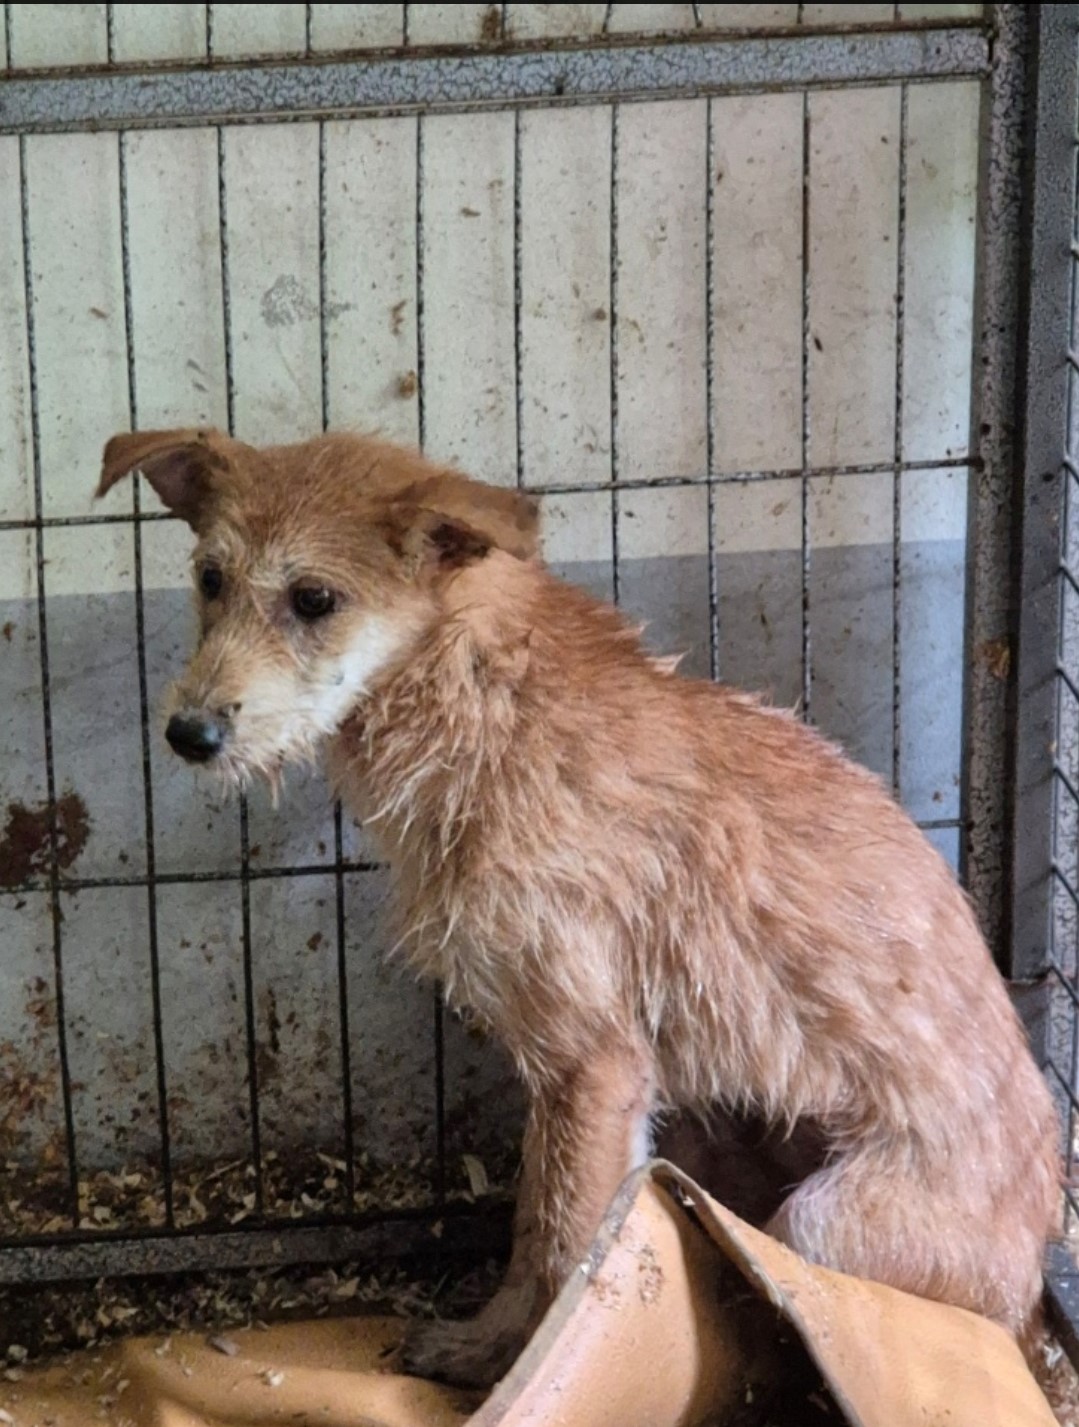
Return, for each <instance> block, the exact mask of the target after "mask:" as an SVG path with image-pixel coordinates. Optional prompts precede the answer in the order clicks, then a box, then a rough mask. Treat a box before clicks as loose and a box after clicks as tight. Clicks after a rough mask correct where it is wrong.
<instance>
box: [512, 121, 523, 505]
mask: <svg viewBox="0 0 1079 1427" xmlns="http://www.w3.org/2000/svg"><path fill="white" fill-rule="evenodd" d="M521 293H522V276H521V111H520V109H515V110H514V111H513V385H514V410H515V412H516V420H517V484H518V486H523V485H524V483H525V456H524V449H525V448H524V386H523V384H522V361H521V358H522V351H521Z"/></svg>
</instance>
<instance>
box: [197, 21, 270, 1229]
mask: <svg viewBox="0 0 1079 1427" xmlns="http://www.w3.org/2000/svg"><path fill="white" fill-rule="evenodd" d="M207 13H209V7H207ZM217 204H218V215H217V216H218V233H219V242H220V248H221V311H222V317H223V321H224V327H225V332H224V337H225V409H226V413H227V421H228V429H229V434H230V435H232V434H233V433H234V431H235V429H236V388H235V382H234V376H233V360H232V291H231V286H230V274H229V227H228V170H227V164H226V158H225V131H224V129H223V128H222V127H221V126H220V125H218V126H217ZM240 926H241V934H242V940H243V979H244V1028H245V1038H246V1043H247V1085H248V1103H249V1113H250V1116H251V1160H252V1165H253V1168H254V1172H255V1214H256V1216H257V1217H261V1216H262V1214H263V1212H264V1207H265V1192H264V1187H263V1183H262V1131H261V1126H260V1124H259V1084H258V1034H257V1029H256V1025H255V976H254V961H253V953H252V947H251V839H250V831H249V820H248V807H247V795H246V794H245V793H241V794H240Z"/></svg>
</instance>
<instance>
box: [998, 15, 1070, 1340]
mask: <svg viewBox="0 0 1079 1427" xmlns="http://www.w3.org/2000/svg"><path fill="white" fill-rule="evenodd" d="M1033 8H1034V9H1035V10H1036V12H1037V13H1036V14H1035V15H1034V16H1033V22H1032V30H1031V49H1030V72H1031V77H1032V83H1031V89H1030V108H1029V113H1028V119H1027V141H1026V146H1025V154H1026V162H1027V164H1028V190H1027V194H1026V199H1025V209H1024V216H1023V229H1022V231H1023V244H1024V253H1023V279H1022V282H1021V285H1020V291H1021V293H1022V294H1023V299H1024V310H1023V312H1022V314H1021V319H1020V330H1021V343H1020V355H1019V372H1018V378H1019V405H1018V415H1019V428H1018V429H1019V448H1018V457H1019V459H1018V462H1017V472H1018V476H1019V483H1018V484H1019V490H1018V492H1017V541H1016V550H1017V560H1016V568H1015V571H1014V584H1013V587H1012V593H1013V608H1014V619H1015V649H1016V655H1017V668H1016V677H1015V680H1014V684H1013V688H1012V698H1013V701H1014V702H1013V706H1012V719H1013V720H1014V746H1013V768H1014V782H1013V785H1012V790H1011V792H1012V797H1013V804H1012V822H1011V848H1010V857H1011V865H1010V879H1009V894H1010V955H1009V960H1008V964H1007V970H1008V972H1009V974H1010V975H1011V976H1012V978H1013V979H1014V980H1015V981H1016V982H1017V983H1019V984H1021V985H1024V986H1026V987H1027V988H1029V991H1028V996H1029V1003H1030V1005H1031V1006H1032V1010H1033V1014H1032V1015H1031V1016H1029V1017H1028V1021H1029V1023H1030V1024H1031V1027H1032V1030H1033V1033H1034V1039H1035V1043H1036V1045H1037V1046H1038V1048H1039V1049H1040V1051H1041V1054H1042V1057H1043V1059H1044V1063H1045V1066H1046V1071H1047V1074H1048V1075H1049V1079H1050V1084H1051V1086H1052V1088H1053V1089H1054V1091H1055V1092H1056V1094H1057V1098H1058V1101H1059V1103H1060V1104H1061V1107H1062V1110H1063V1112H1064V1118H1065V1122H1066V1140H1065V1158H1066V1182H1065V1201H1066V1210H1065V1220H1066V1224H1065V1227H1066V1229H1067V1230H1068V1231H1069V1238H1072V1237H1074V1233H1075V1228H1076V1225H1077V1223H1079V1197H1077V1189H1079V1185H1077V1183H1076V1168H1077V1154H1079V1144H1077V1140H1076V1135H1077V1132H1079V1095H1077V1087H1079V962H1077V958H1076V949H1077V942H1076V934H1077V931H1079V921H1077V916H1076V913H1077V910H1079V880H1077V865H1076V848H1077V846H1079V841H1077V826H1079V824H1077V814H1079V783H1077V779H1076V772H1077V770H1076V756H1077V752H1079V745H1077V742H1076V738H1077V734H1079V657H1077V656H1079V648H1077V645H1076V634H1077V632H1079V623H1077V616H1079V604H1077V603H1076V597H1077V595H1079V576H1077V573H1076V571H1077V559H1076V557H1077V553H1079V548H1077V540H1079V401H1077V397H1079V351H1077V347H1079V327H1077V316H1079V306H1077V302H1079V281H1077V279H1079V187H1077V182H1076V179H1077V161H1079V6H1076V5H1039V6H1036V7H1033ZM1050 1285H1051V1292H1052V1296H1053V1300H1054V1303H1055V1305H1056V1307H1057V1310H1058V1315H1059V1317H1060V1319H1061V1321H1062V1323H1063V1324H1064V1325H1065V1327H1066V1329H1067V1335H1068V1346H1069V1350H1070V1352H1071V1353H1072V1356H1073V1357H1074V1356H1075V1354H1076V1349H1077V1348H1079V1272H1077V1269H1076V1263H1075V1257H1074V1251H1073V1249H1072V1247H1071V1246H1070V1245H1069V1244H1067V1243H1065V1244H1061V1245H1059V1246H1056V1247H1055V1248H1054V1249H1053V1250H1052V1254H1051V1273H1050Z"/></svg>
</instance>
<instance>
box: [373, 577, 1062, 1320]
mask: <svg viewBox="0 0 1079 1427" xmlns="http://www.w3.org/2000/svg"><path fill="white" fill-rule="evenodd" d="M406 709H407V713H404V712H403V711H404V710H406ZM364 728H365V733H364V739H365V747H364V752H363V756H362V758H361V759H360V760H359V766H360V767H362V768H363V769H364V777H363V781H364V783H365V784H366V786H367V788H368V790H370V789H372V788H374V789H378V788H384V787H385V788H388V787H394V788H400V787H401V786H403V785H404V783H405V782H406V781H407V783H408V786H409V788H410V794H409V797H408V798H407V799H405V800H403V801H399V802H398V803H397V804H396V805H395V807H394V809H393V812H392V814H391V815H390V816H388V817H387V818H386V826H385V829H384V831H385V833H386V834H387V835H388V838H389V841H390V843H391V844H392V845H393V850H394V851H395V852H396V853H397V854H400V853H401V852H402V851H404V852H405V853H406V856H405V857H404V859H403V862H402V867H403V869H404V870H403V873H402V875H403V878H404V887H403V897H402V900H403V904H404V909H405V914H406V917H407V918H409V919H410V920H411V923H412V926H413V927H414V928H415V930H416V936H415V938H414V941H413V943H412V944H413V945H414V948H415V953H416V955H417V956H418V958H419V960H420V962H421V964H422V965H423V966H424V967H425V969H427V970H429V971H432V972H437V973H438V974H440V975H441V976H443V977H444V978H446V980H447V982H448V983H449V984H450V985H451V986H452V987H453V988H454V992H455V994H456V995H457V996H458V997H459V998H460V999H461V1000H463V1001H465V1002H468V1003H470V1004H471V1005H473V1006H474V1007H476V1008H477V1009H478V1010H479V1011H480V1012H481V1013H482V1014H483V1015H484V1016H485V1017H486V1019H487V1020H488V1021H489V1022H490V1024H491V1025H492V1026H493V1027H494V1028H495V1029H496V1031H497V1033H498V1034H499V1035H500V1037H501V1038H502V1039H503V1040H504V1041H505V1042H506V1044H507V1045H508V1046H509V1047H510V1049H511V1051H512V1052H513V1053H514V1054H515V1056H516V1057H517V1060H518V1063H519V1065H520V1066H521V1068H522V1070H523V1072H524V1073H525V1074H526V1076H528V1077H530V1078H532V1079H534V1080H535V1079H542V1077H543V1076H545V1075H546V1074H548V1073H549V1072H550V1070H551V1068H552V1067H553V1066H556V1065H557V1064H559V1063H560V1062H562V1061H566V1062H571V1061H572V1060H573V1059H574V1057H575V1055H576V1054H579V1049H580V1046H581V1045H582V1043H584V1044H586V1043H587V1041H588V1039H589V1037H593V1036H595V1035H596V1033H597V1027H601V1026H604V1025H612V1026H615V1027H617V1028H619V1030H620V1031H621V1032H624V1033H625V1034H626V1035H630V1034H632V1033H633V1028H634V1027H635V1026H643V1027H644V1029H645V1033H646V1035H647V1037H648V1040H649V1043H650V1045H651V1047H652V1049H653V1052H654V1056H655V1075H656V1081H657V1092H658V1097H659V1100H660V1101H661V1102H662V1103H664V1104H667V1105H671V1106H678V1107H695V1108H698V1109H701V1110H704V1109H707V1108H708V1107H709V1106H711V1105H713V1104H716V1103H726V1104H730V1105H737V1106H740V1107H744V1108H747V1109H750V1110H753V1111H757V1112H762V1113H763V1114H764V1115H765V1116H766V1117H767V1118H769V1119H771V1120H773V1121H781V1122H786V1123H790V1124H793V1123H795V1122H797V1121H800V1120H808V1121H811V1122H813V1123H814V1124H817V1125H820V1126H821V1127H823V1130H824V1132H825V1135H826V1137H827V1139H828V1142H829V1144H830V1147H831V1150H830V1156H829V1162H828V1165H827V1167H826V1168H824V1169H823V1170H822V1171H820V1172H819V1173H818V1174H817V1175H816V1176H814V1177H813V1178H812V1179H811V1180H810V1181H808V1182H807V1183H806V1184H805V1185H803V1186H802V1187H801V1188H800V1189H799V1190H797V1191H796V1192H795V1193H794V1195H793V1196H792V1197H791V1198H790V1199H789V1200H788V1201H787V1202H786V1204H785V1205H784V1206H783V1208H782V1209H781V1210H780V1213H779V1215H778V1216H777V1218H776V1219H775V1221H774V1224H773V1227H774V1228H775V1229H776V1231H777V1232H779V1233H780V1234H781V1235H782V1236H783V1237H785V1238H786V1239H788V1240H789V1241H790V1242H791V1243H792V1245H793V1246H794V1247H796V1248H798V1249H799V1250H800V1251H802V1252H803V1253H806V1254H807V1255H808V1256H810V1257H813V1258H816V1259H819V1260H820V1261H822V1262H827V1263H831V1264H833V1265H834V1266H837V1267H841V1268H844V1269H847V1270H848V1271H851V1272H854V1273H861V1274H863V1275H865V1276H869V1277H878V1278H886V1279H887V1280H888V1281H890V1282H892V1283H898V1284H899V1285H900V1286H903V1287H907V1288H910V1289H912V1290H913V1291H916V1292H922V1293H926V1294H928V1295H930V1296H934V1297H941V1298H945V1299H948V1300H950V1301H953V1302H957V1303H960V1304H962V1305H964V1306H968V1307H972V1308H976V1309H980V1310H982V1311H985V1312H988V1313H991V1314H993V1315H994V1316H997V1317H999V1318H1001V1319H1002V1320H1003V1321H1006V1322H1008V1323H1009V1324H1010V1325H1011V1326H1012V1327H1015V1328H1017V1327H1018V1326H1019V1325H1020V1324H1021V1323H1022V1321H1023V1320H1024V1318H1025V1316H1026V1315H1027V1313H1028V1312H1029V1310H1030V1308H1031V1306H1032V1304H1033V1302H1034V1300H1035V1299H1036V1298H1037V1296H1038V1293H1039V1284H1040V1255H1041V1250H1042V1247H1043V1244H1044V1241H1045V1238H1046V1235H1047V1233H1048V1232H1049V1229H1050V1223H1051V1218H1052V1215H1053V1213H1054V1211H1055V1202H1056V1172H1055V1168H1054V1166H1055V1161H1056V1143H1055V1133H1056V1131H1055V1121H1054V1114H1053V1111H1052V1107H1051V1103H1050V1099H1049V1095H1048V1092H1047V1089H1046V1087H1045V1085H1044V1082H1043V1080H1042V1078H1041V1076H1040V1075H1039V1074H1038V1071H1037V1069H1036V1067H1035V1066H1034V1064H1033V1061H1032V1058H1031V1056H1030V1054H1029V1051H1028V1049H1027V1047H1026V1044H1025V1040H1024V1036H1023V1032H1022V1028H1021V1026H1020V1024H1019V1022H1018V1020H1017V1018H1016V1017H1015V1015H1014V1013H1013V1011H1012V1009H1011V1007H1010V1004H1009V1002H1008V999H1007V996H1006V993H1005V990H1004V986H1003V983H1002V982H1001V980H1000V978H999V976H998V975H997V973H996V971H995V969H994V967H993V966H992V964H991V961H990V958H989V955H988V952H987V950H986V947H985V945H984V942H983V941H982V938H981V936H980V933H979V932H978V929H977V926H976V924H975V921H974V918H973V915H972V913H971V911H970V908H969V906H968V905H967V902H966V900H965V898H964V896H963V894H962V892H961V891H960V889H959V887H958V885H957V884H956V882H955V880H954V878H953V876H952V873H951V871H950V869H949V868H948V867H947V866H946V865H945V863H944V862H943V860H942V859H941V858H940V857H939V856H938V854H937V853H936V852H935V851H934V849H933V848H932V847H931V846H930V844H929V843H928V842H927V841H926V839H925V838H924V837H923V836H922V834H921V833H920V832H919V831H918V830H917V829H916V828H915V827H914V825H913V824H912V823H911V821H910V820H909V819H908V818H907V816H906V815H905V814H904V813H903V812H902V811H901V810H900V809H899V808H898V807H897V806H896V805H895V804H894V802H893V801H892V799H891V797H890V796H889V795H888V793H887V792H886V791H885V790H884V789H883V787H882V786H881V785H880V784H879V782H878V780H877V779H875V778H874V777H872V776H871V775H869V774H868V773H866V772H865V771H864V770H862V769H860V768H858V767H856V766H855V765H854V764H852V763H851V762H850V761H849V760H847V759H846V758H845V757H844V756H843V755H842V754H841V753H840V752H839V751H838V750H837V749H835V748H834V747H832V746H831V745H829V744H828V743H826V742H825V741H824V740H823V739H821V738H820V737H819V736H818V735H816V734H815V733H814V732H812V731H811V730H809V729H806V728H805V727H803V726H802V725H801V724H800V723H799V722H798V721H797V720H796V719H795V718H793V717H791V716H789V715H787V714H784V713H780V712H777V711H774V710H771V709H769V708H767V707H765V706H763V705H762V704H760V703H759V702H758V701H757V700H755V699H752V698H750V697H747V696H745V695H742V694H738V693H734V692H732V691H729V690H725V689H723V688H720V687H716V686H714V685H710V684H706V683H704V682H698V681H691V680H685V679H681V678H679V677H677V676H676V675H672V674H671V672H670V670H669V668H668V667H667V666H664V665H663V664H662V663H659V664H657V662H656V661H654V660H652V659H651V658H650V657H649V656H648V655H647V654H646V653H645V651H644V650H643V649H642V647H641V645H640V642H639V639H638V636H637V634H636V632H635V631H633V630H631V629H630V628H628V627H627V626H626V625H625V624H624V622H623V621H622V620H621V619H620V618H619V616H618V615H617V614H616V613H615V612H614V611H612V610H611V609H609V608H608V607H606V606H603V605H600V604H598V603H597V602H595V601H593V600H591V599H590V598H589V597H588V596H587V595H585V594H583V593H581V592H580V591H578V590H575V589H572V588H571V587H568V586H566V585H563V584H561V583H560V582H558V581H557V580H555V579H554V578H553V577H552V576H550V575H549V574H547V573H546V572H544V571H543V570H542V569H541V568H539V567H537V566H534V565H528V564H522V563H521V562H519V561H514V560H510V559H507V558H503V557H501V556H498V555H497V554H496V555H494V556H492V557H489V558H488V559H487V560H486V561H484V562H483V563H482V564H481V565H478V566H476V567H474V568H473V569H470V570H466V571H463V572H462V573H461V574H460V575H459V576H458V577H457V579H456V581H455V582H454V588H453V590H452V591H451V592H448V594H447V608H446V619H445V622H444V623H443V624H442V625H441V626H440V627H439V628H438V630H437V631H436V632H435V633H434V635H433V636H432V637H431V639H430V640H429V641H428V642H427V644H426V645H425V646H424V647H423V648H422V649H421V650H420V651H418V652H417V653H416V654H415V656H414V657H413V659H412V660H411V661H410V663H409V665H408V667H407V668H406V669H405V670H403V671H402V672H401V673H400V674H399V675H398V677H397V678H396V679H395V680H394V681H391V683H390V684H389V685H388V686H387V687H386V688H385V690H384V691H383V693H382V695H381V697H380V699H378V700H376V702H375V706H374V709H373V710H372V711H370V712H369V713H368V714H366V715H365V725H364ZM406 769H407V770H409V772H408V777H407V778H406ZM417 770H427V771H426V773H423V772H421V773H420V775H419V776H417ZM375 801H376V802H377V794H376V796H375ZM406 823H407V824H408V828H407V830H404V829H405V824H406ZM435 827H437V828H443V829H446V828H452V829H453V832H452V837H450V838H448V839H443V840H442V841H440V842H439V841H434V842H432V840H431V837H430V833H429V830H430V829H431V828H435Z"/></svg>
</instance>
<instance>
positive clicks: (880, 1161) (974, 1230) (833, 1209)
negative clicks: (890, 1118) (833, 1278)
mask: <svg viewBox="0 0 1079 1427" xmlns="http://www.w3.org/2000/svg"><path fill="white" fill-rule="evenodd" d="M1039 1172H1040V1171H1039V1166H1037V1165H1032V1166H1031V1176H1032V1177H1036V1176H1037V1175H1038V1174H1039ZM1017 1189H1018V1191H1019V1192H1018V1195H1017V1197H1016V1198H1015V1201H1014V1202H1013V1203H1010V1204H1006V1203H1004V1197H1003V1196H998V1197H996V1198H995V1199H994V1197H993V1196H990V1195H988V1194H987V1193H986V1192H985V1189H984V1185H983V1183H982V1176H981V1175H980V1174H979V1170H978V1167H977V1166H976V1165H972V1166H971V1167H970V1169H969V1171H968V1174H967V1176H966V1177H965V1178H964V1180H963V1182H962V1183H961V1184H960V1185H956V1184H954V1183H951V1184H942V1183H937V1184H933V1183H932V1181H931V1179H930V1178H929V1177H928V1176H927V1175H926V1174H925V1172H924V1171H919V1170H918V1168H917V1167H916V1165H915V1164H914V1163H913V1162H911V1161H910V1160H909V1158H908V1157H905V1156H903V1155H901V1154H895V1153H893V1154H883V1153H881V1152H879V1151H878V1152H870V1151H863V1152H860V1153H859V1152H855V1153H852V1154H849V1155H847V1156H844V1157H842V1158H840V1159H838V1160H836V1161H835V1162H834V1163H833V1164H831V1165H829V1166H828V1167H827V1168H825V1169H823V1170H821V1171H819V1172H818V1173H817V1174H814V1175H812V1176H810V1178H809V1179H807V1180H806V1181H805V1182H804V1183H803V1184H802V1185H800V1186H799V1188H798V1189H797V1190H795V1192H794V1193H793V1194H791V1195H790V1197H789V1198H788V1199H787V1200H786V1201H785V1202H784V1204H783V1205H782V1207H781V1208H780V1209H779V1211H778V1213H776V1214H775V1216H774V1217H773V1218H772V1220H771V1221H770V1222H769V1224H768V1226H767V1228H768V1232H769V1233H771V1234H773V1235H774V1236H775V1237H776V1238H778V1239H780V1240H782V1241H783V1242H784V1243H785V1244H787V1245H788V1246H789V1247H790V1248H792V1249H794V1250H795V1251H796V1252H798V1253H800V1254H801V1255H802V1256H803V1258H807V1259H809V1260H811V1261H812V1262H814V1263H818V1264H822V1265H824V1266H826V1267H828V1268H834V1269H838V1270H839V1271H840V1272H842V1273H848V1274H852V1275H854V1276H855V1277H858V1278H866V1279H872V1280H875V1281H876V1282H878V1283H886V1284H889V1285H890V1286H891V1287H893V1288H899V1289H903V1290H905V1291H906V1292H908V1293H912V1294H917V1295H918V1296H920V1297H923V1298H931V1299H936V1300H937V1301H939V1302H943V1303H951V1304H954V1305H955V1306H957V1307H959V1308H968V1309H971V1310H973V1311H974V1312H976V1313H981V1314H983V1315H985V1316H986V1317H990V1318H995V1319H996V1320H997V1321H998V1322H1000V1323H1002V1324H1003V1325H1004V1326H1005V1327H1007V1328H1009V1329H1010V1330H1011V1331H1012V1332H1013V1333H1016V1334H1018V1333H1020V1332H1022V1330H1023V1329H1024V1326H1025V1325H1026V1322H1027V1320H1028V1318H1029V1316H1030V1314H1031V1312H1032V1311H1033V1310H1034V1308H1035V1306H1036V1304H1037V1302H1038V1299H1039V1297H1040V1294H1041V1243H1042V1240H1043V1238H1044V1225H1043V1223H1042V1222H1041V1220H1040V1219H1038V1220H1037V1222H1034V1223H1028V1222H1024V1214H1023V1208H1022V1202H1021V1201H1022V1198H1023V1194H1024V1187H1023V1186H1017ZM1035 1201H1036V1196H1032V1202H1035Z"/></svg>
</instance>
